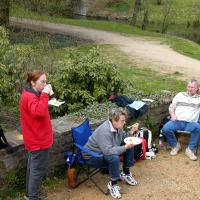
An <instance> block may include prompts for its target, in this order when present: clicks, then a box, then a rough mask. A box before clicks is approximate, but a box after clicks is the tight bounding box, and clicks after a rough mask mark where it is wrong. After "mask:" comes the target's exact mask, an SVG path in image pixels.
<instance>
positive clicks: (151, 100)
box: [142, 99, 154, 102]
mask: <svg viewBox="0 0 200 200" xmlns="http://www.w3.org/2000/svg"><path fill="white" fill-rule="evenodd" d="M142 101H149V102H153V101H154V100H153V99H142Z"/></svg>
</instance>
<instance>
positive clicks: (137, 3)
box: [131, 0, 142, 26]
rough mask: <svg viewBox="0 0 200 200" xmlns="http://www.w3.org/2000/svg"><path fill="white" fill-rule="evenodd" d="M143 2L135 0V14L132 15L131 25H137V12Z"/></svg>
mask: <svg viewBox="0 0 200 200" xmlns="http://www.w3.org/2000/svg"><path fill="white" fill-rule="evenodd" d="M141 3H142V1H141V0H135V6H134V11H133V16H132V19H131V26H135V24H136V20H137V14H138V12H139V11H140V8H141Z"/></svg>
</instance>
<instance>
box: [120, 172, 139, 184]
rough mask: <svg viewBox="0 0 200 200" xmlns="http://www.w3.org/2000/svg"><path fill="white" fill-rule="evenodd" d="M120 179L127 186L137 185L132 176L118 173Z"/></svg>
mask: <svg viewBox="0 0 200 200" xmlns="http://www.w3.org/2000/svg"><path fill="white" fill-rule="evenodd" d="M120 178H121V180H123V181H126V182H127V183H128V184H129V185H137V181H136V180H135V179H134V178H133V177H132V174H131V173H130V174H128V175H126V174H124V172H121V173H120Z"/></svg>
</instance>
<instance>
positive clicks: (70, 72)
mask: <svg viewBox="0 0 200 200" xmlns="http://www.w3.org/2000/svg"><path fill="white" fill-rule="evenodd" d="M55 68H56V69H57V72H56V74H57V76H55V75H53V76H51V75H50V76H49V77H50V79H51V83H52V85H53V88H54V93H55V96H56V97H58V98H59V99H60V100H61V101H65V102H66V104H63V105H62V106H60V107H59V108H55V107H54V108H53V112H54V113H59V114H60V115H62V114H64V113H66V112H67V113H72V112H75V111H78V110H80V109H82V108H85V107H86V106H88V105H93V104H97V103H102V102H105V101H107V100H108V97H109V96H110V95H111V94H113V92H123V89H124V87H125V86H124V82H123V80H122V79H121V78H120V75H119V73H118V70H117V67H116V66H115V65H114V64H113V63H110V62H109V61H107V60H106V59H104V58H102V57H101V56H100V54H99V53H98V48H93V49H92V50H91V51H90V52H89V53H88V54H81V53H78V52H74V51H70V56H69V59H67V61H60V62H58V63H57V65H56V67H55Z"/></svg>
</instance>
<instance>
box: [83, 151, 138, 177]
mask: <svg viewBox="0 0 200 200" xmlns="http://www.w3.org/2000/svg"><path fill="white" fill-rule="evenodd" d="M120 156H123V167H124V168H129V167H132V166H134V148H130V149H127V150H126V151H125V152H124V153H123V154H122V155H117V154H113V155H103V156H102V157H100V158H97V157H92V158H91V159H89V160H85V163H86V164H88V165H93V166H102V165H108V170H109V175H110V178H112V179H119V178H120V176H119V167H120Z"/></svg>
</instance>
